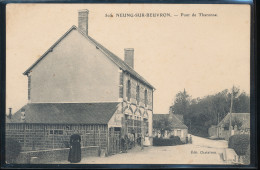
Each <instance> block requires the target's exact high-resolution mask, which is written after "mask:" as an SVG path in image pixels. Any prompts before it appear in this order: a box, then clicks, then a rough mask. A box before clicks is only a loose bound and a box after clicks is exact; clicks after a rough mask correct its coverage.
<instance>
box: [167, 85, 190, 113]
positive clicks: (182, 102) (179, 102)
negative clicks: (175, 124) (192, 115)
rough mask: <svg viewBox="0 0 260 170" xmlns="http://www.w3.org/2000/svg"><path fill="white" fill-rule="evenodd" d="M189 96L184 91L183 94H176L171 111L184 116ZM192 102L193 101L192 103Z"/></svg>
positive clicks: (188, 103)
mask: <svg viewBox="0 0 260 170" xmlns="http://www.w3.org/2000/svg"><path fill="white" fill-rule="evenodd" d="M190 101H191V100H190V96H189V95H188V93H187V92H186V90H185V89H184V90H183V92H181V91H180V92H179V93H177V94H176V97H175V101H174V104H173V105H172V106H171V108H172V111H173V112H174V113H176V114H181V115H185V114H186V113H187V110H188V107H189V105H190ZM193 102H194V101H193Z"/></svg>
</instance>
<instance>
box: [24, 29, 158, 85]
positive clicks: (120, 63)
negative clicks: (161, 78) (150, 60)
mask: <svg viewBox="0 0 260 170" xmlns="http://www.w3.org/2000/svg"><path fill="white" fill-rule="evenodd" d="M73 29H76V30H77V31H78V32H79V33H80V34H81V35H82V36H84V37H85V38H86V39H88V40H90V41H91V42H92V43H94V44H95V45H96V47H97V48H98V49H101V51H102V52H103V53H104V54H105V55H106V56H107V57H108V58H109V59H110V60H112V61H113V62H114V63H115V64H116V65H117V66H118V67H119V68H120V69H122V70H123V71H126V72H128V73H129V74H130V75H132V76H133V77H135V78H136V79H138V80H140V81H141V82H143V83H144V84H146V85H147V86H149V87H151V88H152V89H155V88H154V87H153V86H152V85H151V84H150V83H149V82H148V81H146V80H145V79H144V78H143V77H142V76H141V75H139V74H138V73H137V72H136V71H135V70H134V69H133V68H132V67H130V66H129V65H128V64H126V63H125V62H124V61H123V60H122V59H121V58H119V57H118V56H116V55H115V54H114V53H112V52H111V51H109V50H108V49H107V48H105V47H104V46H103V45H101V44H100V43H98V42H97V41H96V40H94V39H93V38H92V37H90V36H89V35H86V34H84V33H83V32H82V31H80V30H79V29H78V28H77V27H76V26H75V25H73V26H72V27H71V28H70V29H69V30H68V31H67V32H66V33H65V34H64V35H63V36H62V37H61V38H59V39H58V40H57V41H56V42H55V43H54V44H53V45H52V46H51V47H50V48H49V49H48V50H47V51H46V52H45V53H44V54H43V55H42V56H41V57H40V58H39V59H38V60H37V61H36V62H35V63H34V64H33V65H32V66H30V67H29V68H28V69H27V70H26V71H25V72H24V73H23V74H24V75H27V74H28V73H29V72H30V71H31V70H32V69H33V68H34V67H35V66H36V65H37V64H38V63H39V62H40V61H41V60H42V59H43V58H44V57H45V56H46V55H47V54H48V53H49V52H50V51H52V49H53V48H54V47H55V46H56V45H57V44H58V43H59V42H60V41H62V40H63V39H64V38H65V37H66V36H67V35H68V34H69V33H70V32H71V31H72V30H73Z"/></svg>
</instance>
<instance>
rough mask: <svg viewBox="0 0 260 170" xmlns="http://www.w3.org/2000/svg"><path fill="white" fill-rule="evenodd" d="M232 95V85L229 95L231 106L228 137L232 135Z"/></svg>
mask: <svg viewBox="0 0 260 170" xmlns="http://www.w3.org/2000/svg"><path fill="white" fill-rule="evenodd" d="M233 93H234V85H233V87H232V93H231V106H230V117H229V131H230V136H231V135H232V107H233Z"/></svg>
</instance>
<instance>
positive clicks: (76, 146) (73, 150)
mask: <svg viewBox="0 0 260 170" xmlns="http://www.w3.org/2000/svg"><path fill="white" fill-rule="evenodd" d="M80 141H81V137H80V135H78V134H73V135H71V137H70V152H69V158H68V161H69V162H71V163H78V162H80V161H81V146H80Z"/></svg>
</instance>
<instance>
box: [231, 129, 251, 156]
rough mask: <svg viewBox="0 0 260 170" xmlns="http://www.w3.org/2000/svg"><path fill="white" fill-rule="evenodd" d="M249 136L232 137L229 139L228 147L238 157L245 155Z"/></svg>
mask: <svg viewBox="0 0 260 170" xmlns="http://www.w3.org/2000/svg"><path fill="white" fill-rule="evenodd" d="M249 143H250V136H249V135H248V134H241V135H233V136H231V137H230V138H229V141H228V147H229V148H232V149H234V151H235V152H236V154H237V155H238V156H242V155H245V154H246V151H247V149H248V147H249Z"/></svg>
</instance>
